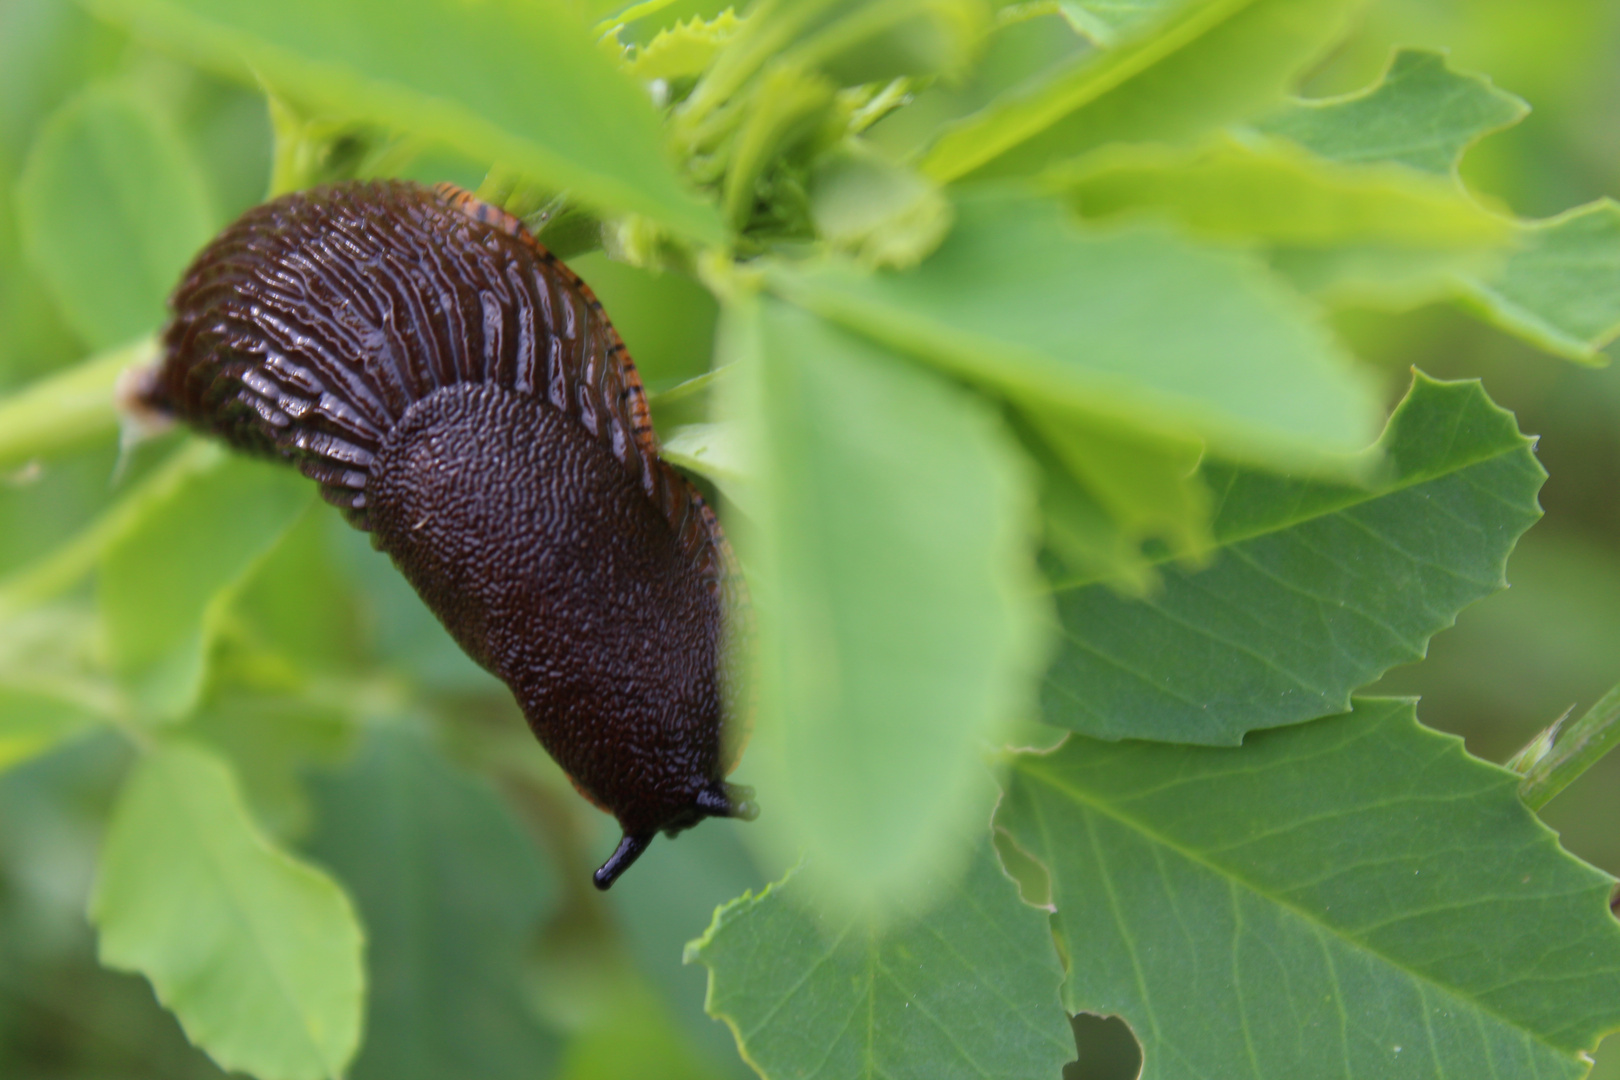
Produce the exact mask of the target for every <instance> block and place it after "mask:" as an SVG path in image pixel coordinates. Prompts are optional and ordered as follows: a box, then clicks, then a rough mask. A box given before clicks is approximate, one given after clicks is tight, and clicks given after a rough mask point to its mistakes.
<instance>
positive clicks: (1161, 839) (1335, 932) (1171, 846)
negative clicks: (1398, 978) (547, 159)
mask: <svg viewBox="0 0 1620 1080" xmlns="http://www.w3.org/2000/svg"><path fill="white" fill-rule="evenodd" d="M1019 767H1020V769H1021V771H1022V772H1023V773H1024V774H1025V775H1026V776H1029V777H1031V778H1032V779H1036V780H1040V781H1042V782H1044V783H1045V784H1046V785H1047V786H1048V787H1050V788H1051V789H1052V790H1054V791H1056V792H1058V793H1059V794H1062V795H1065V796H1068V797H1070V798H1072V799H1074V801H1075V802H1077V803H1079V804H1080V805H1082V806H1084V807H1086V808H1088V809H1090V810H1094V811H1096V812H1097V813H1100V814H1102V815H1104V816H1105V817H1108V818H1111V819H1112V820H1114V821H1115V822H1118V823H1119V824H1121V825H1124V826H1125V827H1126V828H1128V829H1131V830H1134V831H1135V832H1137V833H1138V834H1139V835H1141V836H1142V837H1144V838H1146V839H1147V840H1149V841H1151V842H1152V843H1154V844H1156V845H1158V846H1159V847H1160V848H1162V849H1164V850H1168V851H1173V852H1175V853H1176V854H1177V855H1179V856H1181V857H1182V858H1184V859H1186V860H1187V861H1188V862H1190V863H1193V864H1194V865H1196V866H1199V867H1202V868H1203V869H1204V870H1206V871H1208V872H1210V873H1212V874H1214V875H1215V876H1216V878H1217V879H1218V880H1221V881H1226V882H1236V883H1237V884H1240V885H1242V886H1243V887H1244V888H1245V889H1247V890H1248V891H1249V892H1250V893H1251V894H1252V895H1254V896H1255V897H1257V898H1259V899H1260V900H1262V901H1265V902H1267V903H1270V904H1273V905H1275V906H1276V907H1278V908H1280V909H1282V910H1284V911H1287V912H1289V913H1290V914H1292V915H1293V916H1294V917H1295V918H1298V919H1299V920H1300V921H1301V922H1303V923H1305V924H1306V925H1307V926H1310V927H1312V928H1314V929H1315V930H1317V931H1318V932H1320V933H1325V934H1327V935H1328V936H1330V937H1332V938H1334V939H1336V940H1338V941H1341V942H1343V943H1344V944H1345V945H1347V946H1349V947H1351V948H1353V949H1355V950H1356V951H1358V952H1361V953H1364V954H1366V955H1368V956H1372V957H1375V958H1377V959H1378V960H1381V961H1383V962H1384V963H1386V964H1388V965H1389V966H1390V967H1392V968H1394V969H1395V970H1396V971H1399V972H1403V973H1405V974H1406V975H1407V976H1409V977H1410V978H1411V979H1412V980H1413V981H1415V982H1417V983H1420V984H1422V985H1424V986H1429V987H1433V988H1434V989H1435V990H1436V991H1438V992H1439V993H1441V994H1444V995H1445V996H1446V997H1447V998H1448V999H1450V1000H1454V1001H1457V1002H1459V1003H1461V1005H1462V1006H1464V1007H1465V1008H1466V1009H1467V1010H1469V1011H1471V1012H1475V1013H1480V1014H1483V1015H1485V1016H1489V1017H1491V1018H1492V1019H1494V1020H1496V1021H1498V1022H1499V1023H1501V1024H1503V1025H1504V1026H1505V1027H1507V1028H1508V1029H1509V1030H1512V1031H1517V1032H1519V1033H1521V1034H1523V1035H1524V1036H1525V1037H1527V1038H1529V1039H1531V1040H1532V1041H1533V1042H1535V1043H1536V1045H1538V1046H1542V1047H1545V1048H1546V1049H1547V1050H1548V1051H1549V1052H1551V1053H1554V1054H1557V1055H1559V1056H1561V1057H1568V1056H1569V1054H1568V1052H1566V1051H1565V1050H1564V1049H1563V1048H1561V1047H1558V1046H1555V1045H1554V1044H1552V1043H1550V1042H1547V1041H1546V1040H1545V1039H1544V1038H1542V1037H1541V1036H1540V1035H1539V1034H1537V1033H1535V1032H1532V1031H1530V1030H1528V1029H1527V1028H1525V1027H1523V1026H1522V1025H1521V1024H1520V1023H1519V1022H1517V1021H1515V1020H1512V1019H1510V1018H1509V1017H1507V1016H1505V1015H1503V1014H1502V1013H1501V1012H1499V1011H1498V1010H1496V1009H1494V1008H1491V1007H1490V1006H1488V1005H1485V1004H1483V1003H1481V1002H1478V1001H1476V1000H1474V999H1472V998H1468V997H1464V996H1463V995H1462V992H1461V991H1460V990H1459V989H1457V988H1454V987H1451V986H1448V985H1447V984H1445V983H1443V982H1440V981H1439V980H1438V979H1437V978H1435V977H1434V976H1432V975H1429V974H1428V973H1426V972H1423V971H1419V970H1417V969H1414V968H1412V967H1410V966H1409V965H1407V964H1406V963H1404V962H1402V961H1400V960H1399V959H1397V958H1395V957H1392V956H1390V955H1389V954H1388V953H1386V952H1384V951H1382V950H1380V949H1378V948H1376V947H1374V946H1373V945H1371V944H1370V943H1367V942H1363V941H1360V940H1358V939H1357V938H1354V937H1351V936H1349V935H1348V932H1346V931H1343V930H1341V929H1340V928H1338V927H1335V926H1333V925H1332V924H1330V923H1324V922H1322V921H1320V920H1319V919H1317V918H1315V917H1314V916H1313V915H1312V914H1311V913H1310V912H1309V911H1307V910H1305V909H1304V908H1302V907H1300V906H1299V905H1298V904H1295V903H1293V902H1291V901H1288V900H1285V899H1280V898H1278V897H1275V896H1274V895H1273V894H1271V893H1269V892H1267V891H1265V890H1264V889H1262V888H1260V887H1259V886H1257V885H1256V884H1255V883H1254V882H1252V881H1250V880H1249V879H1248V878H1246V877H1244V876H1243V875H1241V874H1239V873H1237V872H1236V871H1234V870H1227V869H1225V868H1223V867H1222V866H1221V865H1220V864H1219V863H1216V862H1213V861H1211V860H1210V859H1208V858H1206V857H1204V856H1203V855H1202V854H1200V853H1198V852H1196V851H1193V850H1191V849H1189V848H1187V847H1185V846H1184V845H1182V844H1180V843H1179V842H1176V841H1174V840H1172V839H1170V838H1169V837H1167V836H1165V835H1164V834H1163V833H1161V832H1159V831H1158V830H1157V829H1154V828H1152V827H1151V826H1149V825H1147V824H1145V823H1144V822H1142V821H1139V820H1138V819H1136V818H1134V817H1132V816H1130V815H1129V814H1127V813H1125V812H1124V811H1123V810H1120V809H1118V808H1116V807H1114V806H1112V805H1111V804H1109V803H1105V802H1103V801H1101V800H1099V799H1097V798H1095V797H1092V796H1090V795H1089V794H1088V793H1087V792H1085V791H1084V790H1083V789H1081V788H1078V787H1072V786H1070V785H1068V784H1066V783H1064V782H1063V781H1062V780H1060V779H1059V778H1058V777H1056V776H1054V775H1052V774H1051V773H1049V772H1046V771H1044V770H1041V769H1039V768H1032V767H1031V763H1028V762H1026V763H1025V764H1022V765H1020V766H1019ZM1055 881H1056V875H1054V883H1055ZM1060 910H1061V909H1060ZM1143 997H1144V1000H1146V995H1145V994H1144V995H1143ZM1431 1045H1432V1036H1431Z"/></svg>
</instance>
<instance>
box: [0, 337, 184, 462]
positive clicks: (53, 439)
mask: <svg viewBox="0 0 1620 1080" xmlns="http://www.w3.org/2000/svg"><path fill="white" fill-rule="evenodd" d="M151 355H152V343H151V341H150V340H145V341H142V342H140V343H138V344H136V345H132V346H128V347H125V348H122V349H114V350H112V351H111V352H108V353H104V354H102V355H101V356H98V357H95V358H93V359H91V360H89V361H88V362H86V363H83V364H80V365H78V366H77V367H74V368H71V369H69V370H67V371H64V372H62V373H61V374H59V375H56V376H55V377H50V378H44V379H40V380H38V381H37V382H34V383H32V384H30V385H29V386H28V387H27V388H26V389H25V390H23V391H21V392H19V393H17V394H13V395H12V396H11V397H9V398H6V399H5V400H4V401H3V402H0V469H5V468H15V467H17V466H18V465H22V464H24V463H26V462H27V461H28V460H30V459H31V458H34V457H36V456H38V455H41V454H53V453H56V452H57V451H59V450H62V449H65V448H70V447H74V446H78V445H81V444H83V443H86V442H94V441H95V440H97V439H98V438H103V439H104V438H106V437H107V436H108V435H110V434H112V433H113V431H115V430H116V429H117V419H118V418H117V413H115V412H114V411H113V407H112V400H111V399H112V390H113V387H114V385H115V384H116V382H117V380H118V376H119V375H120V374H121V373H122V372H123V371H124V370H125V369H126V368H128V367H130V366H132V365H134V364H138V363H141V362H143V361H146V360H149V359H150V358H151Z"/></svg>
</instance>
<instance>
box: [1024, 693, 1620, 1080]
mask: <svg viewBox="0 0 1620 1080" xmlns="http://www.w3.org/2000/svg"><path fill="white" fill-rule="evenodd" d="M1517 780H1518V778H1517V777H1516V776H1515V775H1514V774H1512V773H1509V772H1506V771H1505V770H1502V769H1499V768H1497V767H1496V766H1493V765H1488V764H1485V763H1483V762H1480V761H1477V760H1475V759H1473V758H1470V757H1468V756H1467V754H1465V753H1464V751H1463V748H1462V743H1461V741H1460V740H1458V739H1455V738H1453V737H1451V736H1445V735H1440V734H1438V733H1436V732H1432V731H1428V730H1426V729H1424V728H1421V727H1419V726H1418V724H1417V723H1416V719H1415V717H1414V716H1413V711H1412V705H1411V703H1410V702H1405V701H1390V700H1369V701H1362V702H1360V703H1358V705H1357V707H1356V711H1355V712H1354V713H1353V714H1351V715H1348V716H1342V717H1334V718H1332V719H1328V720H1322V721H1318V722H1317V723H1313V724H1306V725H1302V726H1299V727H1295V728H1289V729H1286V730H1282V731H1271V732H1265V733H1262V734H1259V735H1255V736H1252V737H1251V738H1250V740H1249V741H1248V742H1247V743H1245V745H1244V746H1243V747H1242V748H1241V749H1210V748H1195V747H1171V746H1163V745H1156V744H1152V743H1141V742H1127V743H1101V742H1094V741H1091V740H1087V739H1082V738H1071V739H1070V740H1069V742H1067V743H1066V744H1065V745H1064V746H1063V747H1062V748H1061V749H1059V750H1057V751H1055V752H1053V753H1050V754H1045V755H1024V756H1020V757H1019V758H1018V759H1017V762H1016V766H1015V768H1014V772H1013V779H1012V781H1011V787H1010V790H1009V791H1008V794H1007V798H1006V801H1005V802H1004V804H1003V806H1002V809H1001V811H1000V813H999V815H998V818H997V821H998V824H999V825H1000V826H1001V827H1003V828H1005V829H1007V830H1009V832H1010V833H1011V836H1012V838H1013V840H1014V841H1015V842H1016V843H1017V844H1018V845H1019V846H1020V847H1021V848H1022V849H1023V850H1024V851H1025V852H1027V853H1028V854H1030V855H1032V856H1033V857H1034V858H1036V859H1037V860H1039V861H1040V862H1041V863H1042V864H1044V866H1045V867H1046V868H1047V869H1048V871H1049V873H1050V882H1051V895H1052V902H1053V904H1054V905H1055V906H1056V908H1057V915H1056V916H1055V919H1054V926H1055V928H1056V930H1057V932H1058V934H1059V935H1060V937H1061V938H1062V939H1063V941H1064V944H1065V946H1066V954H1067V956H1068V958H1069V968H1068V979H1067V982H1066V983H1065V991H1064V996H1065V1002H1066V1004H1067V1005H1068V1007H1069V1008H1070V1010H1073V1011H1078V1010H1086V1011H1091V1012H1097V1013H1101V1014H1118V1015H1120V1016H1123V1017H1124V1018H1125V1019H1126V1020H1127V1021H1128V1022H1129V1023H1130V1025H1131V1027H1132V1029H1133V1030H1134V1031H1135V1032H1136V1035H1137V1037H1138V1038H1139V1039H1140V1040H1141V1042H1142V1044H1143V1048H1144V1052H1145V1058H1146V1062H1145V1068H1144V1072H1143V1074H1142V1075H1143V1080H1168V1078H1171V1077H1182V1076H1186V1075H1189V1073H1196V1074H1202V1075H1208V1076H1249V1077H1256V1078H1258V1080H1273V1078H1275V1080H1297V1078H1298V1077H1301V1076H1310V1077H1313V1078H1320V1080H1353V1078H1362V1077H1379V1078H1380V1080H1387V1078H1396V1080H1400V1078H1414V1080H1416V1078H1422V1080H1432V1078H1440V1077H1447V1076H1453V1077H1462V1076H1467V1077H1486V1076H1496V1077H1503V1078H1506V1077H1516V1078H1518V1077H1539V1078H1544V1080H1551V1078H1555V1077H1557V1078H1569V1080H1574V1078H1577V1077H1582V1076H1585V1075H1586V1070H1587V1064H1586V1062H1585V1061H1584V1060H1583V1057H1582V1054H1583V1052H1584V1051H1590V1050H1591V1049H1592V1048H1593V1047H1595V1046H1596V1044H1597V1041H1598V1039H1599V1038H1600V1037H1601V1036H1602V1035H1603V1034H1604V1033H1605V1032H1608V1031H1613V1030H1615V1029H1616V1028H1620V995H1617V994H1616V993H1615V992H1614V989H1615V987H1616V986H1617V985H1620V923H1616V922H1615V920H1614V918H1613V917H1612V916H1611V915H1610V913H1609V893H1610V889H1611V888H1612V887H1613V884H1614V882H1613V879H1612V878H1610V877H1608V876H1607V875H1605V874H1602V873H1600V872H1598V871H1596V870H1594V869H1592V868H1591V867H1589V866H1587V865H1585V864H1583V863H1581V862H1578V861H1577V860H1575V859H1573V858H1571V857H1569V856H1568V855H1565V854H1564V853H1563V852H1562V851H1561V850H1560V849H1559V848H1558V844H1557V841H1556V839H1555V837H1554V836H1553V834H1552V833H1551V832H1549V831H1548V830H1547V829H1546V828H1545V827H1544V826H1542V825H1541V824H1540V823H1539V822H1538V821H1537V820H1536V819H1535V817H1534V816H1533V815H1532V814H1531V813H1530V812H1529V811H1528V810H1527V809H1525V808H1524V806H1523V805H1521V804H1520V802H1519V800H1518V797H1517V795H1516V792H1515V789H1516V785H1517Z"/></svg>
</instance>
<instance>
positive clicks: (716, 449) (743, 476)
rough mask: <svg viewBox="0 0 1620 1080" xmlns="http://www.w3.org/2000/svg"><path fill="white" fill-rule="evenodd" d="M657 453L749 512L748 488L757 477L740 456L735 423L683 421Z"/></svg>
mask: <svg viewBox="0 0 1620 1080" xmlns="http://www.w3.org/2000/svg"><path fill="white" fill-rule="evenodd" d="M658 456H659V457H661V458H663V459H664V460H665V461H667V462H669V463H670V464H671V465H674V466H676V467H677V468H681V469H685V470H687V471H688V472H693V473H696V474H697V475H699V476H701V477H703V478H704V479H705V480H708V481H710V482H712V483H713V484H714V486H715V487H717V488H719V489H720V494H722V495H724V496H725V497H726V500H727V501H728V502H730V503H731V504H732V505H733V506H735V507H736V508H737V509H739V510H741V511H742V512H743V513H745V514H747V513H752V512H753V507H754V495H753V492H752V491H751V488H752V486H753V485H754V483H755V482H756V480H757V478H756V477H755V476H754V475H753V474H752V473H751V471H750V470H749V468H748V463H747V461H746V460H745V458H744V454H743V448H742V439H741V432H739V431H738V430H737V425H736V424H731V423H712V424H687V425H686V426H685V427H679V428H676V429H675V430H674V431H673V432H671V433H670V436H669V438H668V439H667V440H666V441H665V442H664V445H663V446H662V447H660V448H659V451H658Z"/></svg>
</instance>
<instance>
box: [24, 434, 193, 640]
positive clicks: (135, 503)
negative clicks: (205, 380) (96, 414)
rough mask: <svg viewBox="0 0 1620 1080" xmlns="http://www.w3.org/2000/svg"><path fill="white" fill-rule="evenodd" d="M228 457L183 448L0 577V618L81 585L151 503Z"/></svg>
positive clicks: (191, 448)
mask: <svg viewBox="0 0 1620 1080" xmlns="http://www.w3.org/2000/svg"><path fill="white" fill-rule="evenodd" d="M224 456H225V453H224V451H223V450H222V449H221V448H220V447H218V446H216V445H214V444H213V443H206V442H203V441H201V440H195V441H193V442H191V443H190V444H188V445H186V446H183V447H182V448H181V449H180V450H179V451H178V452H177V453H175V455H174V456H173V457H172V458H170V459H169V460H168V461H167V462H165V463H164V464H163V465H162V466H161V467H160V468H159V469H158V470H157V471H156V472H154V473H153V474H152V475H151V476H149V477H148V478H146V480H144V481H143V482H142V483H141V485H140V486H139V487H137V488H136V489H135V490H133V491H131V492H130V493H129V494H127V495H125V496H124V497H123V498H122V499H120V500H118V501H117V502H116V503H114V504H113V505H112V506H110V507H108V508H107V509H106V510H104V511H102V513H101V515H100V516H99V517H97V518H96V519H95V520H94V521H92V522H91V523H90V524H89V525H88V526H86V527H85V528H84V529H83V530H81V531H80V532H79V533H78V534H77V535H76V536H74V537H73V538H72V539H70V540H68V541H66V542H65V543H62V544H58V545H57V546H56V547H55V548H53V549H52V550H51V552H50V553H49V554H48V555H46V556H44V557H43V558H41V559H38V560H36V561H35V562H33V563H30V564H29V565H27V566H25V567H23V568H22V569H20V570H18V571H17V572H15V573H13V574H11V575H10V576H9V577H6V578H5V579H3V580H0V619H4V618H7V617H9V616H10V615H13V614H15V613H16V612H18V611H21V610H22V609H24V608H27V607H32V606H34V605H36V604H39V603H42V602H44V601H46V600H49V599H51V598H52V597H55V596H57V595H59V594H61V593H63V592H65V591H67V590H68V589H71V588H72V587H73V586H74V585H76V584H78V583H79V582H80V581H81V580H83V579H84V578H85V577H86V576H87V575H88V574H89V573H90V572H91V571H92V570H94V569H95V568H96V564H97V563H98V562H99V561H100V560H101V556H102V553H103V552H105V551H106V550H107V547H108V546H109V545H110V544H112V543H113V542H114V541H115V540H117V539H118V538H119V537H121V536H123V535H124V534H125V533H126V532H128V531H129V529H130V526H131V525H132V524H133V523H134V522H136V521H138V520H139V519H140V518H141V517H142V516H143V515H144V514H145V513H147V512H148V507H149V506H150V505H151V504H152V503H154V502H156V501H158V500H160V499H164V498H167V497H168V496H169V495H170V494H171V493H172V492H173V491H174V489H175V488H176V487H177V486H178V485H179V484H180V483H182V482H183V481H184V480H185V478H186V477H187V476H189V475H191V474H193V473H196V472H200V471H202V470H205V469H209V468H212V467H213V466H214V465H217V464H218V463H219V461H220V460H221V459H222V458H223V457H224Z"/></svg>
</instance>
